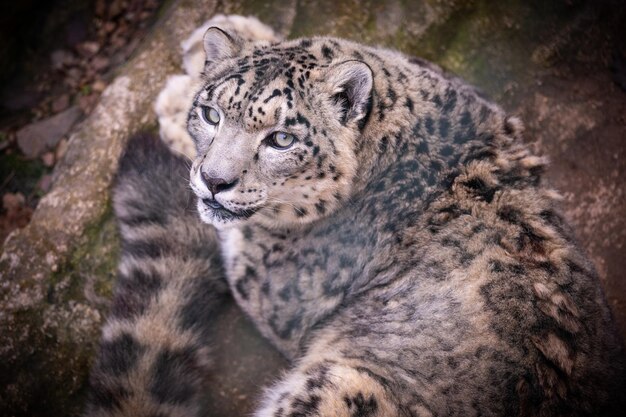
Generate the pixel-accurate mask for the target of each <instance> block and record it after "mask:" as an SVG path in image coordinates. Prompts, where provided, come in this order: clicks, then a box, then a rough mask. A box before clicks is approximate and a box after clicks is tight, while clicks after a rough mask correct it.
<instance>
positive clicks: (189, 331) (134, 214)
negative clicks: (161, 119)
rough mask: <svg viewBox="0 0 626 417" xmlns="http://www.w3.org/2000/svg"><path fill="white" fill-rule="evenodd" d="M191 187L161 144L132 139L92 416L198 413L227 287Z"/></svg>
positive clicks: (120, 193)
mask: <svg viewBox="0 0 626 417" xmlns="http://www.w3.org/2000/svg"><path fill="white" fill-rule="evenodd" d="M187 184H188V170H187V168H186V164H185V161H183V160H182V159H180V158H179V157H176V156H174V155H173V154H171V153H170V151H169V150H168V149H167V147H166V146H165V145H164V144H163V143H162V142H161V141H160V140H159V139H158V138H157V137H155V136H151V135H148V134H143V135H139V136H136V137H134V138H132V139H131V140H130V142H129V145H128V148H127V150H126V152H125V154H124V156H123V157H122V159H121V160H120V167H119V171H118V177H117V181H116V185H115V189H114V207H115V214H116V216H117V218H118V222H119V229H120V234H121V239H122V253H121V258H120V263H119V269H118V278H117V284H116V288H115V292H114V296H113V302H112V305H111V309H110V312H109V317H108V320H107V322H106V324H105V326H104V328H103V334H102V341H101V346H100V352H99V355H98V357H97V360H96V363H95V365H94V368H93V369H92V374H91V396H90V400H89V405H88V408H87V413H86V415H88V416H136V417H141V416H155V415H158V416H194V415H197V414H198V412H199V410H198V404H199V403H200V401H199V398H198V396H199V394H200V388H201V386H202V383H203V380H204V378H206V377H207V376H209V374H210V369H209V365H210V351H209V345H210V340H209V337H210V328H211V322H212V320H211V319H212V317H213V316H214V314H215V312H216V310H217V309H218V308H219V304H220V300H221V299H222V298H224V294H225V293H226V291H227V285H226V283H225V281H224V279H223V272H222V269H221V265H220V259H219V249H218V246H217V241H216V237H215V232H214V230H213V229H212V228H211V227H210V226H208V225H205V224H203V223H201V222H200V220H199V218H198V215H197V213H196V212H195V209H194V206H195V205H194V200H193V198H192V196H191V192H190V191H189V189H188V186H187Z"/></svg>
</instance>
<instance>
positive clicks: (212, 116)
mask: <svg viewBox="0 0 626 417" xmlns="http://www.w3.org/2000/svg"><path fill="white" fill-rule="evenodd" d="M202 116H204V120H206V122H207V123H209V124H212V125H216V124H218V123H219V122H220V113H219V112H218V111H217V110H215V109H214V108H213V107H208V106H203V107H202Z"/></svg>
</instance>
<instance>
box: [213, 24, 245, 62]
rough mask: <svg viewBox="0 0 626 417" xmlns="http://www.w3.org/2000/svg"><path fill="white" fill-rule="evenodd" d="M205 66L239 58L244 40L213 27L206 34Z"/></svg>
mask: <svg viewBox="0 0 626 417" xmlns="http://www.w3.org/2000/svg"><path fill="white" fill-rule="evenodd" d="M203 44H204V53H205V55H206V61H205V66H209V65H212V64H214V63H216V62H219V61H221V60H224V59H228V58H232V57H235V56H237V54H238V53H239V51H241V47H242V45H243V40H242V39H240V38H239V36H237V35H231V34H228V33H226V32H225V31H223V30H222V29H220V28H218V27H216V26H212V27H210V28H208V29H207V31H206V32H205V33H204V38H203Z"/></svg>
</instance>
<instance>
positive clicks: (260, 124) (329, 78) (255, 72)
mask: <svg viewBox="0 0 626 417" xmlns="http://www.w3.org/2000/svg"><path fill="white" fill-rule="evenodd" d="M322 43H323V42H322V41H321V40H319V42H317V43H316V41H315V40H314V41H311V40H304V41H292V42H284V43H274V44H269V43H256V44H246V43H245V42H244V41H242V40H240V39H236V38H234V37H233V36H231V35H228V34H226V33H225V32H223V31H221V30H220V29H217V28H211V29H209V30H208V31H207V34H206V35H205V38H204V46H205V51H206V54H207V62H206V67H205V72H204V76H203V81H204V86H203V88H202V89H201V90H200V92H198V94H197V95H196V98H195V100H194V104H193V107H192V109H191V111H190V113H189V117H188V130H189V132H190V134H191V136H192V138H193V139H194V141H195V144H196V148H197V157H196V159H195V161H194V162H193V165H192V168H191V180H190V182H191V188H192V189H193V191H194V192H195V194H196V195H197V196H198V211H199V213H200V216H201V218H202V219H203V221H205V222H207V223H211V224H213V225H215V226H217V227H224V226H228V225H235V224H240V223H241V222H243V221H248V219H250V220H252V219H254V221H258V222H261V223H262V224H265V225H268V226H270V227H292V226H294V225H298V224H303V223H309V222H312V221H314V220H316V219H318V218H320V217H322V216H325V215H328V214H329V213H331V212H332V211H333V210H334V209H336V208H337V207H338V206H339V205H340V204H341V202H342V201H343V200H345V199H346V198H347V197H348V196H349V194H350V186H351V184H352V181H353V178H354V174H355V170H356V157H355V150H354V149H355V142H357V139H358V137H359V135H360V131H361V129H362V128H363V126H364V124H365V123H366V121H367V115H368V112H369V108H370V106H371V94H372V88H373V74H372V72H371V70H370V68H369V67H368V66H367V65H366V64H364V63H363V62H360V61H345V62H340V63H334V62H332V60H331V59H330V58H328V57H325V56H324V55H325V54H324V53H323V52H322V49H323V48H328V46H326V45H325V44H324V45H321V44H322ZM326 55H328V53H326Z"/></svg>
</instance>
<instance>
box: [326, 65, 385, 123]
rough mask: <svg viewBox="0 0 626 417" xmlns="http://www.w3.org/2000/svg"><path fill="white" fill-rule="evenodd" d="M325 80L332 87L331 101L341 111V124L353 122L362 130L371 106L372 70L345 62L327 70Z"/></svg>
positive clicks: (366, 66) (365, 66) (367, 66)
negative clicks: (339, 107)
mask: <svg viewBox="0 0 626 417" xmlns="http://www.w3.org/2000/svg"><path fill="white" fill-rule="evenodd" d="M327 80H328V82H329V83H330V85H331V86H332V94H333V100H334V101H335V103H336V104H338V105H339V106H341V109H342V113H341V115H340V117H341V123H342V124H346V123H348V122H350V121H355V122H358V124H359V128H362V127H363V126H364V125H365V122H366V121H367V116H368V115H369V112H370V109H371V106H372V93H373V91H372V90H373V88H374V75H373V73H372V69H371V68H370V67H369V65H367V64H366V63H365V62H362V61H356V60H355V61H345V62H342V63H341V64H337V65H335V66H333V67H331V68H330V69H329V71H328V74H327Z"/></svg>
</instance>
